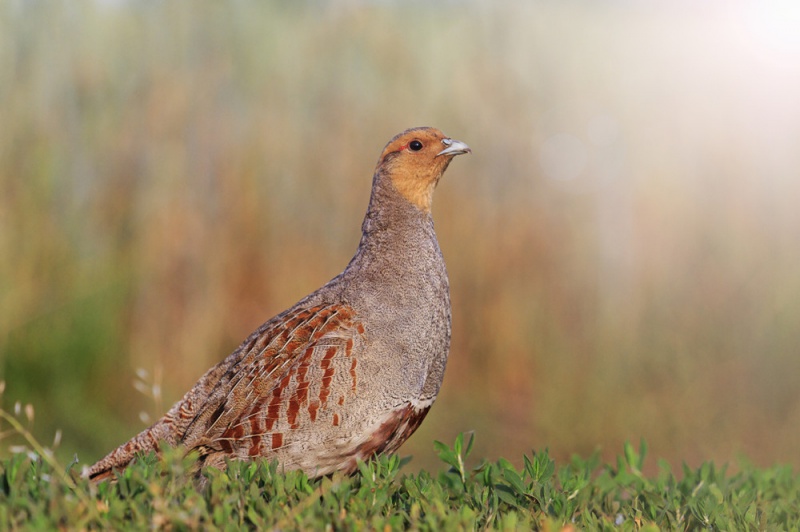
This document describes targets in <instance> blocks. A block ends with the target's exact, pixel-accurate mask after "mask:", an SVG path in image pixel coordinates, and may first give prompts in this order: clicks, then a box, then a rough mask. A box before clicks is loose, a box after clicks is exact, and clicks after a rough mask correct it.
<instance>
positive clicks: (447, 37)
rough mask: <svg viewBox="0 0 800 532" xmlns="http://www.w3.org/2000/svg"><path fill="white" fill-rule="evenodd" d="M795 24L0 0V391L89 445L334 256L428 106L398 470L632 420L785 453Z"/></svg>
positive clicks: (115, 437) (91, 450) (4, 449)
mask: <svg viewBox="0 0 800 532" xmlns="http://www.w3.org/2000/svg"><path fill="white" fill-rule="evenodd" d="M798 27H800V10H799V9H798V8H797V7H796V4H793V3H791V2H785V3H780V2H772V3H755V2H753V3H749V2H703V3H702V5H700V4H697V3H694V2H636V1H622V0H620V1H603V2H581V1H567V2H556V1H544V2H536V3H530V4H526V3H523V2H490V1H484V2H481V1H473V2H470V1H455V0H453V1H448V2H438V3H434V2H421V1H420V2H416V1H404V2H394V1H366V0H364V1H350V2H323V1H297V2H292V3H287V2H255V1H252V2H251V1H231V2H226V3H223V2H189V1H183V2H181V1H179V2H167V1H155V0H152V1H144V0H142V1H136V0H129V1H125V0H117V1H110V0H107V1H99V0H97V1H79V0H76V1H71V2H58V1H24V0H17V1H13V0H9V1H5V2H2V3H0V380H4V381H5V382H6V389H5V392H4V394H3V395H2V406H3V408H4V409H5V410H7V411H13V409H14V405H15V404H16V403H17V402H18V401H19V402H21V404H23V405H24V404H27V403H30V404H32V405H33V407H34V410H35V418H34V420H33V432H34V434H35V435H36V436H37V437H38V438H40V439H41V440H42V442H43V443H49V442H50V441H51V440H52V438H53V435H54V434H55V432H56V430H57V429H60V430H61V432H62V438H61V440H62V441H61V444H60V446H59V448H58V454H59V456H60V457H61V459H62V460H64V461H65V462H68V461H69V460H70V459H71V458H72V456H73V454H74V453H77V454H78V457H79V458H80V460H81V462H82V463H92V462H93V461H94V460H96V459H98V458H100V457H101V456H102V455H103V454H105V452H107V451H109V450H111V448H112V447H114V446H116V445H118V444H120V443H122V442H123V441H125V440H127V439H128V438H129V437H131V436H132V435H134V434H135V433H136V432H138V431H139V430H141V429H142V428H144V427H145V426H146V423H149V421H148V419H149V420H153V419H154V418H155V417H157V416H160V415H161V414H162V413H163V412H164V411H165V410H166V409H167V408H168V407H169V406H170V405H171V404H172V403H173V402H174V401H176V400H177V399H179V398H180V397H181V396H182V394H183V393H184V392H185V391H186V390H187V389H188V388H189V387H190V386H191V385H192V384H193V383H194V382H195V381H196V380H197V378H198V377H199V376H200V375H201V374H202V373H203V372H204V371H205V370H206V369H207V368H209V367H210V366H211V365H213V364H214V363H216V362H218V361H219V360H221V359H222V358H223V357H224V356H226V355H227V354H228V353H229V352H231V351H232V350H233V349H234V348H235V347H236V346H237V345H238V344H239V342H240V341H241V340H242V339H244V338H245V337H246V336H247V335H248V334H249V333H250V332H251V331H252V330H253V329H254V328H255V327H257V326H258V325H259V324H260V323H261V322H263V321H264V320H265V319H267V318H269V317H271V316H273V315H274V314H275V313H277V312H279V311H281V310H283V309H284V308H286V307H287V306H289V305H291V304H292V303H294V302H295V301H296V300H297V299H299V298H300V297H302V296H304V295H305V294H307V293H308V292H310V291H311V290H314V289H316V288H317V287H319V286H320V285H321V284H323V283H324V282H326V281H327V280H328V279H330V278H331V277H333V276H334V275H336V274H337V273H338V272H339V271H341V269H342V268H343V267H344V266H345V264H346V263H347V261H348V260H349V259H350V257H351V256H352V253H353V252H354V250H355V248H356V245H357V242H358V239H359V236H360V223H361V218H362V216H363V214H364V212H365V209H366V204H367V199H368V197H369V188H370V180H371V174H372V170H373V168H374V164H375V162H376V160H377V157H378V155H379V153H380V151H381V150H382V148H383V146H384V144H385V143H386V141H388V140H389V138H391V137H392V136H393V135H394V134H395V133H398V132H399V131H401V130H403V129H405V128H407V127H411V126H418V125H433V126H436V127H439V128H441V129H442V130H444V131H445V132H446V133H447V134H449V135H451V136H452V137H454V138H457V139H460V140H463V141H465V142H467V143H468V144H469V145H470V146H471V147H472V148H473V151H474V153H473V155H471V156H468V157H463V158H461V157H460V158H458V159H457V160H456V161H455V162H454V163H453V165H451V167H450V170H449V171H448V173H447V175H446V176H445V178H444V179H443V180H442V182H441V183H440V186H439V189H438V191H437V195H436V199H435V203H434V217H435V220H436V227H437V232H438V235H439V240H440V243H441V247H442V249H443V252H444V255H445V259H446V261H447V264H448V269H449V271H450V280H451V287H452V302H453V346H452V351H451V356H450V362H449V366H448V371H447V375H446V377H445V382H444V386H443V389H442V392H441V394H440V396H439V400H438V402H437V404H436V406H435V407H434V408H433V410H432V412H431V414H430V416H429V417H428V418H427V420H426V422H425V423H424V424H423V425H422V427H421V429H420V430H419V431H418V432H417V433H416V434H415V435H414V437H413V438H412V439H411V440H410V441H409V443H408V444H407V445H406V446H404V447H403V449H402V451H401V453H402V454H404V455H408V454H411V455H413V456H414V461H413V462H412V463H411V465H410V466H409V467H411V468H419V467H429V466H431V465H432V464H435V463H436V458H435V454H434V452H433V445H432V441H433V440H434V439H437V440H442V441H445V442H448V443H449V442H452V440H453V438H454V436H455V435H456V434H457V433H458V432H462V431H468V430H474V431H475V434H476V447H475V451H474V456H475V458H481V457H485V458H488V459H496V458H498V457H500V456H503V457H505V458H507V459H509V460H511V461H512V462H514V463H516V464H520V463H521V461H522V454H523V453H527V452H530V451H531V450H532V449H541V448H544V447H549V449H550V451H551V453H552V454H553V455H554V456H556V457H557V458H558V459H561V460H563V459H566V458H568V457H569V456H570V455H572V454H573V453H578V454H581V455H584V456H585V455H589V454H591V453H592V452H594V451H596V450H599V451H600V452H601V453H602V455H603V456H604V457H610V456H613V455H615V454H617V453H618V452H620V451H621V446H622V443H623V442H625V441H628V440H629V441H632V442H638V441H639V439H640V438H641V437H644V438H645V439H646V440H647V442H648V444H649V446H650V449H651V451H650V454H651V456H656V457H660V458H665V459H667V460H668V461H669V462H670V463H672V464H673V465H680V463H682V462H686V463H688V464H690V465H696V464H699V463H700V462H702V461H705V460H711V459H713V460H716V461H720V462H728V461H730V462H733V463H736V461H737V460H739V459H741V457H746V459H748V460H750V461H752V462H754V463H756V464H759V465H769V464H772V463H775V462H781V463H789V464H794V465H800V458H798V454H797V449H798V448H800V385H799V384H798V378H800V209H799V208H798V199H800V32H798V31H797V28H798ZM23 412H24V409H23ZM23 417H24V416H23ZM7 429H8V426H4V427H0V432H3V431H5V430H7ZM14 442H16V443H19V440H14V439H13V438H6V439H4V440H2V442H0V453H3V454H4V455H5V454H7V453H8V452H9V446H10V445H12V444H13V443H14ZM435 467H437V468H438V467H440V466H439V465H436V466H435Z"/></svg>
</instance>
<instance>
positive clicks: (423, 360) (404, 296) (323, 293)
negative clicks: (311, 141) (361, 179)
mask: <svg viewBox="0 0 800 532" xmlns="http://www.w3.org/2000/svg"><path fill="white" fill-rule="evenodd" d="M471 152H472V150H471V149H470V148H469V146H467V145H466V144H465V143H463V142H461V141H458V140H455V139H452V138H450V137H448V136H446V135H445V134H444V133H442V132H441V131H440V130H438V129H436V128H431V127H417V128H411V129H407V130H405V131H403V132H402V133H399V134H398V135H396V136H394V137H393V138H392V139H391V140H390V141H389V142H388V143H387V144H386V146H385V148H384V149H383V152H382V153H381V155H380V157H379V159H378V163H377V165H376V167H375V171H374V173H373V177H372V190H371V194H370V199H369V203H368V207H367V212H366V215H365V216H364V220H363V223H362V226H361V230H362V234H361V239H360V241H359V244H358V248H357V250H356V253H355V255H354V256H353V258H352V259H351V260H350V262H349V263H348V265H347V267H346V268H345V269H344V271H343V272H342V273H340V274H339V275H337V276H336V277H334V278H333V279H331V280H330V281H329V282H328V283H327V284H325V285H324V286H322V287H321V288H319V289H318V290H316V291H314V292H312V293H311V294H309V295H308V296H306V297H304V298H302V299H301V300H300V301H298V302H297V303H296V304H295V305H293V306H291V307H290V308H289V309H287V310H285V311H284V312H281V313H280V314H278V315H277V316H275V317H273V318H272V319H270V320H268V321H266V322H265V323H264V324H262V325H261V326H260V327H259V328H258V329H256V330H255V332H253V333H252V334H251V335H250V336H249V337H248V338H247V339H245V340H244V341H243V342H242V343H241V345H239V347H238V348H237V349H235V350H234V351H233V352H232V353H231V354H230V355H228V356H227V357H226V358H224V359H223V360H222V361H221V362H219V363H218V364H217V365H215V366H213V367H212V368H211V369H210V370H208V371H207V372H206V373H205V374H204V375H203V376H202V377H201V378H200V380H199V381H198V382H197V383H196V384H195V385H194V386H193V387H192V388H191V389H190V390H189V391H188V392H187V393H186V394H185V395H184V396H183V398H182V399H180V400H179V401H178V402H177V403H175V405H173V406H172V407H171V408H170V409H169V410H168V411H167V413H166V414H165V415H164V416H163V417H162V418H161V419H159V420H158V421H157V422H155V423H154V424H153V425H152V426H150V427H148V428H147V429H145V430H143V431H142V432H141V433H139V434H138V435H136V436H135V437H133V438H132V439H131V440H129V441H128V442H126V443H124V444H122V445H120V446H119V447H117V448H116V449H114V450H113V451H111V452H110V453H109V454H108V455H106V456H105V457H104V458H102V459H101V460H99V461H98V462H97V463H95V464H94V465H92V466H91V467H88V468H86V469H84V472H83V475H84V476H85V477H87V478H88V479H90V480H92V481H95V482H100V481H103V480H106V479H110V480H114V479H115V478H116V477H117V475H118V474H119V473H120V472H121V471H123V470H124V469H125V468H126V467H127V466H128V465H129V464H130V463H131V462H132V461H133V460H134V459H135V458H136V457H137V456H139V455H141V454H146V453H150V452H155V453H157V454H158V453H159V452H160V449H161V446H162V445H164V444H167V445H169V446H170V447H174V448H180V449H182V450H183V451H184V452H185V453H186V454H187V455H188V454H190V453H194V454H195V455H196V457H197V463H196V465H195V468H196V471H198V472H199V471H200V470H202V469H203V468H205V467H214V468H217V469H223V468H224V467H225V465H226V463H227V462H228V461H231V460H253V459H257V458H266V459H268V460H277V462H278V464H279V466H280V467H281V468H282V469H283V470H286V471H289V470H297V469H300V470H302V471H304V472H305V473H306V474H307V475H308V476H309V477H319V476H324V475H328V474H331V473H333V472H336V471H343V472H344V473H346V474H347V473H353V472H354V471H356V469H357V467H358V463H359V461H366V460H369V459H370V458H372V457H373V456H375V455H377V454H379V453H385V454H391V453H393V452H395V451H396V450H397V449H398V448H399V447H400V445H402V444H403V443H404V442H405V441H406V440H407V439H408V438H409V436H411V434H412V433H413V432H414V431H415V430H416V429H417V428H418V427H419V425H420V423H422V420H423V419H424V418H425V416H426V414H427V413H428V411H429V410H430V408H431V405H432V404H433V402H434V400H435V399H436V396H437V395H438V393H439V389H440V387H441V384H442V379H443V378H444V372H445V365H446V363H447V358H448V353H449V350H450V338H451V307H450V295H449V292H450V288H449V280H448V276H447V270H446V267H445V263H444V258H443V256H442V252H441V249H440V248H439V243H438V241H437V238H436V233H435V231H434V225H433V217H432V214H431V204H432V201H433V192H434V189H435V188H436V186H437V184H438V183H439V180H440V178H441V177H442V175H443V174H444V172H445V170H446V169H447V167H448V166H449V164H450V162H451V161H452V160H453V158H454V157H456V156H457V155H461V154H466V153H471Z"/></svg>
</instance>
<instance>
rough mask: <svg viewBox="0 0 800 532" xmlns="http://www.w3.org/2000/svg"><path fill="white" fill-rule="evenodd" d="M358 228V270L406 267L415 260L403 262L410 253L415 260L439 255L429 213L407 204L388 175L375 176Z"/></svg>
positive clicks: (354, 260)
mask: <svg viewBox="0 0 800 532" xmlns="http://www.w3.org/2000/svg"><path fill="white" fill-rule="evenodd" d="M361 229H362V236H361V242H360V243H359V246H358V251H357V252H356V256H355V257H354V258H353V262H355V263H358V264H359V267H361V268H363V267H367V266H368V265H376V266H377V267H380V268H391V269H395V268H399V269H403V268H408V267H410V266H411V264H409V263H410V262H414V261H404V260H402V257H404V256H405V257H408V256H409V255H408V254H409V253H411V254H413V255H416V256H417V257H419V255H422V256H425V255H428V254H432V255H434V256H432V257H430V258H431V259H435V256H441V252H440V251H439V245H438V242H437V241H436V233H435V232H434V228H433V217H432V216H431V214H430V212H425V211H423V210H421V209H419V208H418V207H417V206H415V205H413V204H412V203H411V202H409V201H408V200H407V199H406V198H405V197H404V196H403V195H402V194H401V193H400V192H399V191H398V190H397V189H396V188H395V187H394V186H393V183H392V180H391V179H390V178H389V176H386V175H383V174H380V173H377V174H376V175H375V178H374V180H373V186H372V195H371V197H370V201H369V207H368V208H367V214H366V216H365V217H364V222H363V224H362V226H361ZM419 258H422V257H419Z"/></svg>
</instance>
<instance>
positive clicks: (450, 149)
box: [436, 139, 472, 157]
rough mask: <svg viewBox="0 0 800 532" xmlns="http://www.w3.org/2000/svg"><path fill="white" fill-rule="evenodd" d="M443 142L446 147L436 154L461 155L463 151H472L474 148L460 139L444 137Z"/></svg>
mask: <svg viewBox="0 0 800 532" xmlns="http://www.w3.org/2000/svg"><path fill="white" fill-rule="evenodd" d="M442 144H444V145H445V146H446V148H445V149H443V150H442V151H440V152H439V153H437V154H436V156H437V157H438V156H440V155H453V156H456V155H461V154H462V153H472V150H471V149H469V146H467V145H466V144H464V143H463V142H461V141H460V140H453V139H442Z"/></svg>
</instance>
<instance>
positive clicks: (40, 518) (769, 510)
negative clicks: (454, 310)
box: [0, 435, 800, 530]
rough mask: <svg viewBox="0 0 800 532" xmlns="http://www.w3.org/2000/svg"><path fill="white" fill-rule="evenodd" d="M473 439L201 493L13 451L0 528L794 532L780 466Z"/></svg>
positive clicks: (181, 473)
mask: <svg viewBox="0 0 800 532" xmlns="http://www.w3.org/2000/svg"><path fill="white" fill-rule="evenodd" d="M471 444H472V439H470V441H469V443H467V444H466V445H465V444H464V439H463V436H461V435H459V436H458V437H457V438H456V441H455V443H454V445H453V446H452V447H449V446H447V445H445V444H442V443H439V442H437V443H436V449H437V452H438V454H439V457H440V459H441V463H440V466H441V467H440V468H439V469H438V470H437V471H435V472H428V471H424V470H423V471H420V472H418V473H413V474H409V473H405V472H404V471H403V469H402V466H403V465H404V463H405V462H406V461H407V459H401V458H400V457H399V456H397V455H395V456H392V457H386V456H382V457H380V458H379V459H377V460H375V461H373V462H370V463H362V464H360V467H359V471H358V472H357V473H356V474H355V475H352V476H342V475H333V476H331V477H326V478H322V479H316V480H310V479H309V478H308V477H306V476H305V475H304V474H303V473H300V472H288V473H283V472H281V471H280V467H279V465H278V464H277V463H274V462H273V463H268V462H265V461H261V462H250V463H243V462H234V463H231V464H229V467H228V469H227V471H220V470H215V469H210V470H206V471H205V472H204V473H203V475H204V477H205V479H206V480H205V488H203V489H198V488H197V486H196V482H195V480H194V477H192V475H189V474H188V473H187V470H188V469H189V468H190V467H191V463H190V461H189V460H188V459H181V458H180V457H178V456H171V457H168V458H167V459H165V460H161V461H160V460H158V459H156V458H155V456H154V455H150V456H147V457H143V458H142V459H140V460H139V461H138V462H136V463H135V464H134V465H133V466H131V467H129V468H128V469H126V470H125V472H124V473H123V474H122V476H121V478H120V480H119V482H117V483H115V484H110V483H108V482H106V483H102V484H100V485H92V484H89V483H88V482H87V481H85V480H83V479H80V478H79V477H78V476H77V472H76V471H75V469H76V468H75V467H73V468H72V469H70V471H69V473H68V477H67V478H65V477H63V476H62V473H61V472H60V471H57V470H54V467H53V465H52V464H51V463H49V461H48V460H43V459H42V458H40V456H37V455H34V454H25V453H20V454H16V455H14V456H12V457H11V458H9V459H6V460H3V461H2V462H0V527H2V528H3V529H11V530H14V529H26V530H29V529H55V528H62V529H64V528H66V529H92V528H94V529H118V530H119V529H145V528H157V529H175V530H187V529H200V528H202V529H224V530H238V529H243V528H256V529H260V530H263V529H280V530H285V529H301V530H323V529H327V530H357V529H364V528H368V529H374V530H405V529H409V528H411V529H417V530H430V529H433V530H438V529H448V530H450V529H503V530H518V529H538V530H558V529H564V528H566V529H570V528H572V527H577V528H579V529H591V530H606V529H614V530H659V529H671V530H694V529H705V530H768V529H781V530H789V529H796V528H797V527H798V526H800V481H799V480H800V479H798V476H797V475H795V474H794V473H793V472H792V471H791V469H790V468H788V467H772V468H767V469H757V468H753V467H748V466H743V467H742V470H741V471H739V472H737V473H736V474H728V472H727V469H726V468H725V467H722V468H717V467H715V466H714V464H711V463H706V464H703V465H702V466H701V467H699V468H697V469H691V468H688V467H684V469H683V471H681V474H680V475H676V474H675V473H673V472H672V471H670V468H669V466H668V465H666V463H662V464H661V465H660V471H659V472H658V474H657V475H655V476H652V477H648V476H645V475H643V474H642V467H643V463H644V459H645V454H646V447H645V445H644V443H642V445H641V446H640V448H639V449H638V450H636V449H635V448H634V446H632V445H629V444H626V445H625V447H624V452H623V454H622V455H621V456H619V457H618V458H617V460H616V463H613V464H604V463H601V461H600V459H599V457H598V456H596V455H595V456H592V457H590V458H588V459H583V458H578V457H575V458H573V459H572V460H571V461H570V462H568V463H564V464H557V463H556V462H555V461H554V460H553V459H552V458H551V457H550V456H549V455H548V452H547V451H546V450H545V451H539V452H534V453H533V454H530V455H526V456H525V457H524V460H523V463H524V465H523V467H522V468H520V469H518V468H516V467H514V466H513V465H512V464H511V463H510V462H509V461H507V460H504V459H500V460H498V461H496V462H483V463H481V464H480V465H478V466H477V467H474V468H468V467H465V465H464V463H465V457H466V455H467V454H468V453H469V451H470V447H471Z"/></svg>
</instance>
